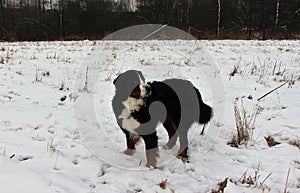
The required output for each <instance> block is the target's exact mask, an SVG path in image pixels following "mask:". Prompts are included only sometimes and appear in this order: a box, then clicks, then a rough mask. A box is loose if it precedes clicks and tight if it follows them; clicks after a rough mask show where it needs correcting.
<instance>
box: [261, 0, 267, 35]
mask: <svg viewBox="0 0 300 193" xmlns="http://www.w3.org/2000/svg"><path fill="white" fill-rule="evenodd" d="M263 3H264V5H263V7H264V10H263V29H262V30H263V34H262V39H263V40H266V34H267V0H264V2H263Z"/></svg>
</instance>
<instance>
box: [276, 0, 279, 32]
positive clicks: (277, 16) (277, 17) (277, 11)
mask: <svg viewBox="0 0 300 193" xmlns="http://www.w3.org/2000/svg"><path fill="white" fill-rule="evenodd" d="M279 8H280V0H277V3H276V17H275V30H277V29H278V21H279Z"/></svg>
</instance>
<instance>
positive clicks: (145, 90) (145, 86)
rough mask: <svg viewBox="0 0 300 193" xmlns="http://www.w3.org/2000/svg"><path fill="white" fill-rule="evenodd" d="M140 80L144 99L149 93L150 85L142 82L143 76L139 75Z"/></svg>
mask: <svg viewBox="0 0 300 193" xmlns="http://www.w3.org/2000/svg"><path fill="white" fill-rule="evenodd" d="M138 76H139V79H140V85H139V87H140V90H141V97H142V98H144V97H146V96H147V95H148V93H147V87H148V85H147V84H146V83H145V82H144V81H143V80H142V78H141V76H140V75H139V74H138Z"/></svg>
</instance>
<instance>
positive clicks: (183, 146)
mask: <svg viewBox="0 0 300 193" xmlns="http://www.w3.org/2000/svg"><path fill="white" fill-rule="evenodd" d="M178 132H179V141H180V149H179V151H178V154H177V158H179V159H181V160H182V161H183V162H188V154H187V150H188V138H187V130H183V129H181V131H178Z"/></svg>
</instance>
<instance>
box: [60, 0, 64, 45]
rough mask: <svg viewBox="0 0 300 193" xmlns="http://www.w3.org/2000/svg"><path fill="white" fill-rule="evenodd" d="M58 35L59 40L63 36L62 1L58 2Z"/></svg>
mask: <svg viewBox="0 0 300 193" xmlns="http://www.w3.org/2000/svg"><path fill="white" fill-rule="evenodd" d="M59 35H60V39H61V40H62V39H63V36H64V3H63V0H60V1H59Z"/></svg>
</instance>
